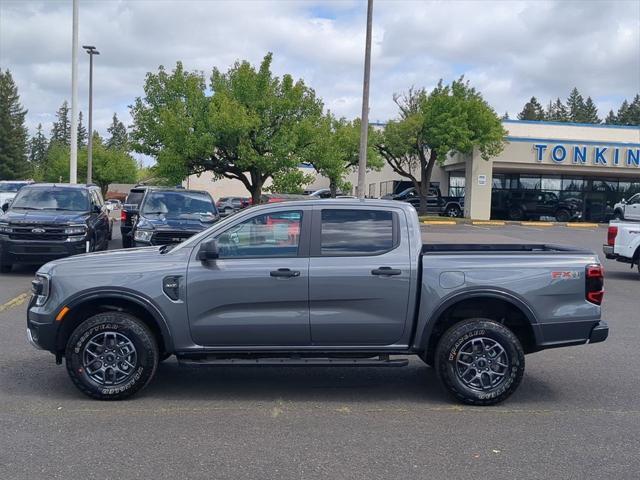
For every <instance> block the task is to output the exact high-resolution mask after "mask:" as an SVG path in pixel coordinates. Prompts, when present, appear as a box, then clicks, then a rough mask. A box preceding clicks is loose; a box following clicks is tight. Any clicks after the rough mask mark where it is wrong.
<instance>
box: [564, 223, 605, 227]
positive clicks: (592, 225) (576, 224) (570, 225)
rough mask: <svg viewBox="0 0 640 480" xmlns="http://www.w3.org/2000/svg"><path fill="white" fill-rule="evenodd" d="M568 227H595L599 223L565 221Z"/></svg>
mask: <svg viewBox="0 0 640 480" xmlns="http://www.w3.org/2000/svg"><path fill="white" fill-rule="evenodd" d="M566 226H567V227H569V228H596V227H599V226H600V224H599V223H567V225H566Z"/></svg>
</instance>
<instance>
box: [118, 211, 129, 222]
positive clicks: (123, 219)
mask: <svg viewBox="0 0 640 480" xmlns="http://www.w3.org/2000/svg"><path fill="white" fill-rule="evenodd" d="M120 221H121V222H126V221H127V211H126V210H124V209H123V210H120Z"/></svg>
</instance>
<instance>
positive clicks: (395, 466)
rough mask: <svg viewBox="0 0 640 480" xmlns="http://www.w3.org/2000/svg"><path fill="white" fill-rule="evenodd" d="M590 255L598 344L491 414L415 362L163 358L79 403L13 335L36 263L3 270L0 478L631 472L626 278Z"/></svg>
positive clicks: (638, 440)
mask: <svg viewBox="0 0 640 480" xmlns="http://www.w3.org/2000/svg"><path fill="white" fill-rule="evenodd" d="M117 231H118V228H117V226H116V228H115V229H114V232H117ZM423 232H424V233H423V238H424V241H425V242H439V243H453V242H455V243H473V242H481V243H525V242H526V243H539V242H545V243H559V244H569V245H572V246H578V247H586V248H590V249H593V250H595V251H596V252H598V253H599V254H600V252H601V245H602V242H603V241H604V239H605V236H606V230H605V229H604V228H599V227H582V228H566V227H542V226H535V225H532V226H520V225H507V226H495V225H443V226H435V225H434V226H431V225H430V226H425V227H424V230H423ZM116 237H117V235H116V236H114V238H115V239H114V241H112V245H111V246H112V248H115V247H117V246H119V244H120V241H119V239H118V238H116ZM600 257H601V258H603V256H602V255H601V254H600ZM603 261H604V264H605V268H606V269H607V281H606V289H607V291H608V293H607V296H606V300H605V305H604V318H605V319H606V320H607V321H608V322H609V325H610V327H611V336H610V338H609V339H608V340H607V341H606V342H604V343H601V344H597V345H593V346H581V347H573V348H567V349H558V350H549V351H544V352H540V353H537V354H534V355H531V356H529V357H527V371H526V373H525V378H524V382H523V384H522V386H521V388H520V389H519V390H518V391H517V392H516V393H515V394H514V395H513V397H512V398H511V399H510V400H508V401H507V402H505V403H503V404H501V405H499V406H497V407H490V408H474V407H467V406H462V405H459V404H456V403H453V401H452V400H450V399H449V398H448V397H447V396H446V395H445V393H444V391H443V390H442V388H441V387H440V385H439V383H438V382H437V380H436V378H435V374H434V372H433V370H431V369H430V368H428V367H426V366H425V365H424V364H422V362H420V361H418V360H412V361H411V363H410V366H409V367H406V368H401V369H385V368H372V369H355V368H352V369H347V368H310V369H297V368H262V369H257V368H226V367H215V368H207V369H202V368H200V369H190V368H189V369H187V368H179V367H178V366H177V364H176V363H175V361H173V360H170V361H168V362H166V363H164V364H162V365H161V366H160V367H159V372H158V375H157V376H156V378H155V380H154V382H153V383H152V384H151V385H150V386H149V388H147V389H146V390H145V391H144V392H142V393H141V394H140V395H138V396H137V397H135V398H134V399H132V400H129V401H125V402H116V403H108V402H96V401H91V400H88V399H86V398H85V397H83V396H82V395H81V394H80V393H78V392H77V390H76V389H75V388H74V387H73V385H72V384H71V382H70V381H69V379H68V378H67V374H66V372H65V369H64V367H62V366H56V365H55V364H54V362H53V357H52V356H51V355H50V354H48V353H45V352H39V351H36V350H34V349H33V348H32V347H30V346H29V345H28V344H27V343H26V341H25V338H24V337H25V335H24V333H25V318H24V308H25V303H24V301H25V295H24V294H25V293H26V292H27V291H28V288H29V283H30V281H31V278H32V276H33V272H34V270H35V269H34V268H28V267H22V268H19V269H16V270H14V272H13V273H12V274H8V275H1V276H0V305H2V306H0V424H1V425H2V432H3V435H2V436H1V437H0V478H11V479H19V478H45V477H46V478H85V477H86V478H89V477H94V478H137V477H140V478H323V479H324V478H353V479H359V478H460V477H462V476H465V475H468V473H469V471H470V470H471V471H473V475H474V476H477V477H481V476H490V477H491V478H492V479H496V478H498V479H499V478H521V479H524V478H540V477H543V476H545V477H554V478H576V479H578V478H580V479H583V478H608V477H611V478H619V479H622V478H637V475H638V473H637V472H638V470H639V469H640V459H639V458H638V454H637V452H638V451H640V369H638V367H637V363H638V361H637V358H638V355H637V353H636V352H637V349H638V345H639V344H640V330H639V328H638V322H640V316H639V314H638V311H639V310H640V299H639V298H638V295H637V294H638V285H640V275H639V274H638V272H637V270H636V269H634V270H630V269H629V267H628V266H627V265H623V264H619V263H616V262H613V261H607V260H604V259H603ZM114 460H117V461H114Z"/></svg>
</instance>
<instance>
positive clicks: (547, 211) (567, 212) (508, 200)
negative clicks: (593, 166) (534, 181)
mask: <svg viewBox="0 0 640 480" xmlns="http://www.w3.org/2000/svg"><path fill="white" fill-rule="evenodd" d="M491 217H492V218H494V217H495V218H504V217H506V218H507V219H508V220H539V219H540V218H541V217H552V218H555V219H556V221H558V222H569V221H571V220H579V219H580V218H581V217H582V201H581V200H580V199H578V198H566V199H564V200H560V199H559V198H558V195H557V194H556V193H554V192H544V191H539V190H494V191H493V193H492V196H491Z"/></svg>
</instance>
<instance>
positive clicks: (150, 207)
mask: <svg viewBox="0 0 640 480" xmlns="http://www.w3.org/2000/svg"><path fill="white" fill-rule="evenodd" d="M216 213H217V212H216V207H215V205H214V204H213V200H212V199H211V197H210V196H209V195H207V194H206V193H201V192H189V191H185V192H149V193H148V194H147V196H146V198H145V200H144V205H143V207H142V214H143V215H164V216H165V217H170V218H172V217H185V216H191V215H215V214H216Z"/></svg>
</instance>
